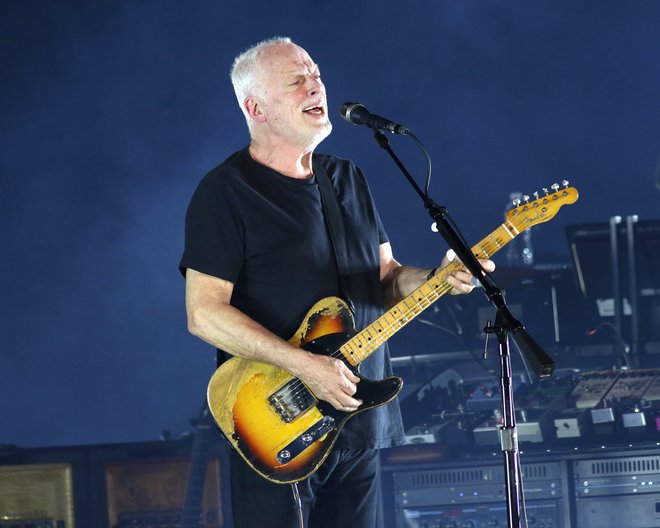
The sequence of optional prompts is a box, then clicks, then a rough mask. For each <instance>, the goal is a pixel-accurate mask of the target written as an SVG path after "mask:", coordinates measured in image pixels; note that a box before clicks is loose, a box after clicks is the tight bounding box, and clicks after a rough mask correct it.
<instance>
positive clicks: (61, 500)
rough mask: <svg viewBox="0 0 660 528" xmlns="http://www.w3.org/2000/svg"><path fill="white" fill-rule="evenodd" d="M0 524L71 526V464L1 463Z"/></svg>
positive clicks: (19, 527) (48, 527)
mask: <svg viewBox="0 0 660 528" xmlns="http://www.w3.org/2000/svg"><path fill="white" fill-rule="evenodd" d="M0 490H2V493H0V526H7V527H12V528H14V527H15V528H23V527H25V528H27V527H30V528H73V527H74V511H73V484H72V471H71V465H70V464H22V465H11V466H0Z"/></svg>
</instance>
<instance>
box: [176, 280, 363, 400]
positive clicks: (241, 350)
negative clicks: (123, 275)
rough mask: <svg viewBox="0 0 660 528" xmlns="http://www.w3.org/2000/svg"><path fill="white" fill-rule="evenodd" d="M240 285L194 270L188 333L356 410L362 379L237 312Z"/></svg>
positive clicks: (188, 291) (188, 300) (189, 292)
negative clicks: (276, 370)
mask: <svg viewBox="0 0 660 528" xmlns="http://www.w3.org/2000/svg"><path fill="white" fill-rule="evenodd" d="M233 289H234V285H233V284H232V283H231V282H229V281H226V280H222V279H219V278H217V277H212V276H210V275H206V274H204V273H200V272H198V271H195V270H192V269H188V270H187V272H186V312H187V315H188V330H189V331H190V332H191V333H192V334H193V335H196V336H197V337H199V338H200V339H202V340H204V341H206V342H207V343H209V344H211V345H213V346H214V347H217V348H220V349H222V350H225V351H227V352H229V353H230V354H232V355H235V356H238V357H242V358H246V359H251V360H255V361H261V362H264V363H269V364H271V365H275V366H276V367H279V368H281V369H284V370H287V371H288V372H290V373H291V374H293V375H294V376H296V377H297V378H299V379H300V380H301V381H302V382H303V383H305V385H306V386H307V387H308V388H309V389H310V390H311V391H312V392H313V393H314V395H315V396H316V397H317V398H320V399H322V400H326V401H327V402H329V403H330V404H332V405H333V406H334V407H335V408H337V409H339V410H343V411H349V410H355V409H356V408H357V407H358V406H359V405H361V403H362V402H361V401H359V400H356V399H355V398H353V395H354V394H355V391H356V389H357V387H356V383H357V382H358V381H359V378H358V377H357V376H355V375H354V374H353V373H352V372H351V371H350V370H349V369H348V367H347V366H346V365H345V364H344V363H343V362H342V361H340V360H339V359H336V358H331V357H327V356H322V355H316V354H313V353H311V352H307V351H305V350H303V349H301V348H297V347H294V346H293V345H291V344H289V343H287V342H286V341H285V340H283V339H281V338H280V337H278V336H276V335H275V334H273V333H272V332H269V331H268V330H267V329H266V328H264V327H263V326H261V325H260V324H259V323H257V322H256V321H254V320H253V319H251V318H250V317H248V316H247V315H245V314H244V313H243V312H241V311H240V310H238V309H236V308H234V307H233V306H231V304H230V303H229V301H230V300H231V295H232V292H233Z"/></svg>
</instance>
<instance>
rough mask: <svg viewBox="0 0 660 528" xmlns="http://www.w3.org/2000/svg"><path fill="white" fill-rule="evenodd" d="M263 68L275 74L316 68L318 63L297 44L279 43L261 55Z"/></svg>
mask: <svg viewBox="0 0 660 528" xmlns="http://www.w3.org/2000/svg"><path fill="white" fill-rule="evenodd" d="M259 62H260V63H261V64H260V66H261V68H262V69H263V70H264V71H266V72H268V73H271V74H272V73H274V74H278V73H279V74H287V73H293V72H296V71H299V70H301V69H302V70H308V69H309V70H315V69H316V68H317V64H316V63H315V62H314V61H313V60H312V58H311V57H310V56H309V54H308V53H307V52H306V51H305V50H304V49H303V48H301V47H300V46H296V45H295V44H278V45H274V46H271V47H270V48H267V49H266V50H264V52H263V54H262V55H261V57H260V61H259Z"/></svg>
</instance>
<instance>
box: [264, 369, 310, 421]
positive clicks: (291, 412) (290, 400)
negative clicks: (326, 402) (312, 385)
mask: <svg viewBox="0 0 660 528" xmlns="http://www.w3.org/2000/svg"><path fill="white" fill-rule="evenodd" d="M268 402H269V403H270V404H271V406H272V407H273V409H275V412H277V414H279V415H280V416H281V417H282V419H283V420H284V421H285V422H286V423H291V422H292V421H293V420H295V419H296V418H297V417H298V416H300V415H301V414H302V413H304V412H305V411H306V410H307V409H309V408H310V407H312V406H313V405H315V404H316V398H315V397H314V396H313V395H312V393H311V392H309V390H307V387H305V386H304V385H303V384H302V382H301V381H300V380H299V379H292V380H291V381H289V382H288V383H286V384H285V385H283V386H282V387H280V388H279V389H278V390H277V391H276V392H274V393H273V394H272V395H271V396H269V398H268Z"/></svg>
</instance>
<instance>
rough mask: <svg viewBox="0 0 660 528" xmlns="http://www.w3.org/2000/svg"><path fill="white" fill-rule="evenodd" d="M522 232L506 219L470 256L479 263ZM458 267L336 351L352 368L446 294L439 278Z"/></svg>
mask: <svg viewBox="0 0 660 528" xmlns="http://www.w3.org/2000/svg"><path fill="white" fill-rule="evenodd" d="M525 229H526V227H524V226H523V225H522V222H518V221H516V219H507V220H506V221H505V222H504V223H503V224H501V225H500V226H499V227H498V228H497V229H495V230H494V231H493V232H492V233H490V234H489V235H488V236H487V237H485V238H483V239H482V240H480V241H479V242H478V243H477V244H475V245H474V246H472V253H473V254H474V255H475V256H476V257H477V258H480V259H484V258H490V257H491V256H492V255H494V254H495V253H497V252H498V251H499V250H500V249H502V248H503V247H504V246H506V245H507V244H508V243H509V242H511V240H513V239H514V238H515V237H516V236H518V235H519V234H520V233H521V232H522V231H524V230H525ZM461 267H462V265H461V264H460V263H457V262H451V263H449V264H448V265H447V266H445V267H444V268H443V269H442V270H440V271H438V273H437V274H436V275H435V276H434V277H432V278H431V279H430V280H428V281H427V282H425V283H424V284H422V285H421V286H420V287H419V288H417V289H416V290H415V291H414V292H412V293H411V294H410V295H408V296H407V297H405V298H404V299H403V300H401V301H399V302H398V303H397V304H396V305H395V306H393V307H392V308H390V309H389V310H388V311H386V312H385V313H384V314H383V315H381V316H380V317H379V318H378V319H376V320H375V321H374V322H373V323H371V324H370V325H369V326H367V327H366V328H364V330H362V331H361V332H359V333H357V334H356V335H355V336H353V337H352V338H351V339H349V340H348V341H347V342H346V343H344V345H343V346H342V347H341V348H340V349H339V351H340V352H341V354H342V355H343V356H344V358H345V359H346V360H347V361H348V362H349V363H350V364H351V365H353V366H357V365H358V364H359V363H361V362H362V361H364V360H365V359H366V358H367V357H369V356H370V355H371V354H372V353H373V352H374V351H375V350H377V349H378V347H380V346H381V345H382V344H383V343H385V341H387V340H388V339H389V338H390V337H392V336H393V335H394V334H395V333H397V332H398V331H399V330H401V328H403V327H404V326H405V325H407V324H408V323H409V322H410V321H412V320H413V319H414V318H415V317H417V316H418V315H419V314H421V313H422V312H423V311H424V310H426V309H427V308H428V307H429V306H431V305H432V304H433V303H434V302H436V301H437V300H438V299H439V298H440V297H442V296H443V295H445V294H446V293H447V292H449V291H450V290H451V288H452V287H451V285H450V284H449V283H447V282H446V281H445V280H444V279H443V278H442V276H443V275H446V274H447V273H451V272H453V271H457V270H459V269H460V268H461Z"/></svg>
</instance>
